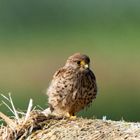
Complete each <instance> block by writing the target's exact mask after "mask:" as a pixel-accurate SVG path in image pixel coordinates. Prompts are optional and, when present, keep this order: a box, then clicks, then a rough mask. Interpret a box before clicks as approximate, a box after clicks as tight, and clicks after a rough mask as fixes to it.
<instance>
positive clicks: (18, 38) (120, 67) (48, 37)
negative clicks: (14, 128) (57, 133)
mask: <svg viewBox="0 0 140 140" xmlns="http://www.w3.org/2000/svg"><path fill="white" fill-rule="evenodd" d="M75 52H81V53H84V54H87V55H89V56H90V58H91V67H92V69H93V70H94V72H95V74H96V77H97V82H98V88H99V92H98V96H97V99H96V101H95V102H94V103H93V105H92V106H91V107H90V108H88V109H85V110H83V111H81V112H80V113H79V116H83V117H88V118H92V117H93V116H96V117H97V118H102V116H107V119H113V120H120V119H121V118H123V119H124V120H128V121H140V109H139V108H140V107H139V106H140V1H139V0H133V1H132V0H127V1H126V0H117V1H114V0H107V1H103V0H94V1H93V0H86V1H85V0H71V1H69V0H60V1H58V0H56V1H52V0H40V1H38V0H30V1H29V0H20V1H19V0H12V1H8V0H0V93H1V94H4V95H6V96H7V95H8V92H11V93H12V98H13V101H14V104H15V106H16V107H17V108H19V109H21V110H26V108H27V106H28V102H29V99H30V98H32V99H33V100H34V105H40V106H41V107H43V108H45V107H46V106H47V97H46V95H45V92H46V89H47V87H48V85H49V82H50V81H51V79H52V75H53V74H54V72H55V71H56V70H57V69H58V68H59V67H61V66H63V65H64V63H65V61H66V59H67V57H68V56H70V55H72V54H73V53H75ZM2 99H3V98H1V97H0V100H2ZM0 110H1V111H3V112H4V113H5V114H9V113H10V111H9V110H8V109H7V108H6V107H5V106H4V105H2V104H0Z"/></svg>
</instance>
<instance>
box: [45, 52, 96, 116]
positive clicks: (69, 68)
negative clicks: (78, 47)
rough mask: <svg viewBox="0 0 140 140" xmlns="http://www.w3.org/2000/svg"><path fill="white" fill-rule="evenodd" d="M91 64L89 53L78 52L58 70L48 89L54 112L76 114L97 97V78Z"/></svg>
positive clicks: (50, 104) (51, 107)
mask: <svg viewBox="0 0 140 140" xmlns="http://www.w3.org/2000/svg"><path fill="white" fill-rule="evenodd" d="M89 64H90V59H89V57H88V56H87V55H83V54H80V53H76V54H74V55H72V56H70V57H69V58H68V59H67V61H66V64H65V65H64V67H62V68H60V69H59V70H58V71H56V73H55V74H54V76H53V80H52V82H51V84H50V86H49V88H48V90H47V95H48V97H49V98H48V103H49V106H50V110H51V112H52V113H55V114H57V115H61V116H68V117H70V116H74V114H75V113H76V112H78V111H80V110H81V109H83V108H84V107H86V106H88V105H89V104H90V103H91V102H92V100H93V99H95V98H96V94H97V84H96V78H95V75H94V73H93V72H92V71H91V70H90V68H89Z"/></svg>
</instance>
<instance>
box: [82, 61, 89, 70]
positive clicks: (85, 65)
mask: <svg viewBox="0 0 140 140" xmlns="http://www.w3.org/2000/svg"><path fill="white" fill-rule="evenodd" d="M80 64H81V66H82V67H84V68H85V69H87V68H89V65H88V64H86V63H85V61H81V63H80Z"/></svg>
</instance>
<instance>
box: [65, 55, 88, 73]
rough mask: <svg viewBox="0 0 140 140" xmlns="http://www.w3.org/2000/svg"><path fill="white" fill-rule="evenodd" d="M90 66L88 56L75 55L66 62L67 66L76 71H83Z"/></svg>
mask: <svg viewBox="0 0 140 140" xmlns="http://www.w3.org/2000/svg"><path fill="white" fill-rule="evenodd" d="M89 65H90V59H89V57H88V56H87V55H84V54H80V53H75V54H73V55H72V56H70V57H69V58H68V60H67V62H66V66H71V67H73V68H75V69H77V68H79V69H81V70H85V69H88V68H89Z"/></svg>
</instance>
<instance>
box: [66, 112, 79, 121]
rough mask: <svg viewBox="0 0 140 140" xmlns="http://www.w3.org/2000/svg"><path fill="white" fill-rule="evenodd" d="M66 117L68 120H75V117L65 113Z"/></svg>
mask: <svg viewBox="0 0 140 140" xmlns="http://www.w3.org/2000/svg"><path fill="white" fill-rule="evenodd" d="M66 117H67V118H69V119H70V120H75V119H76V118H77V117H76V116H74V115H71V114H70V113H68V112H67V113H66Z"/></svg>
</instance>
